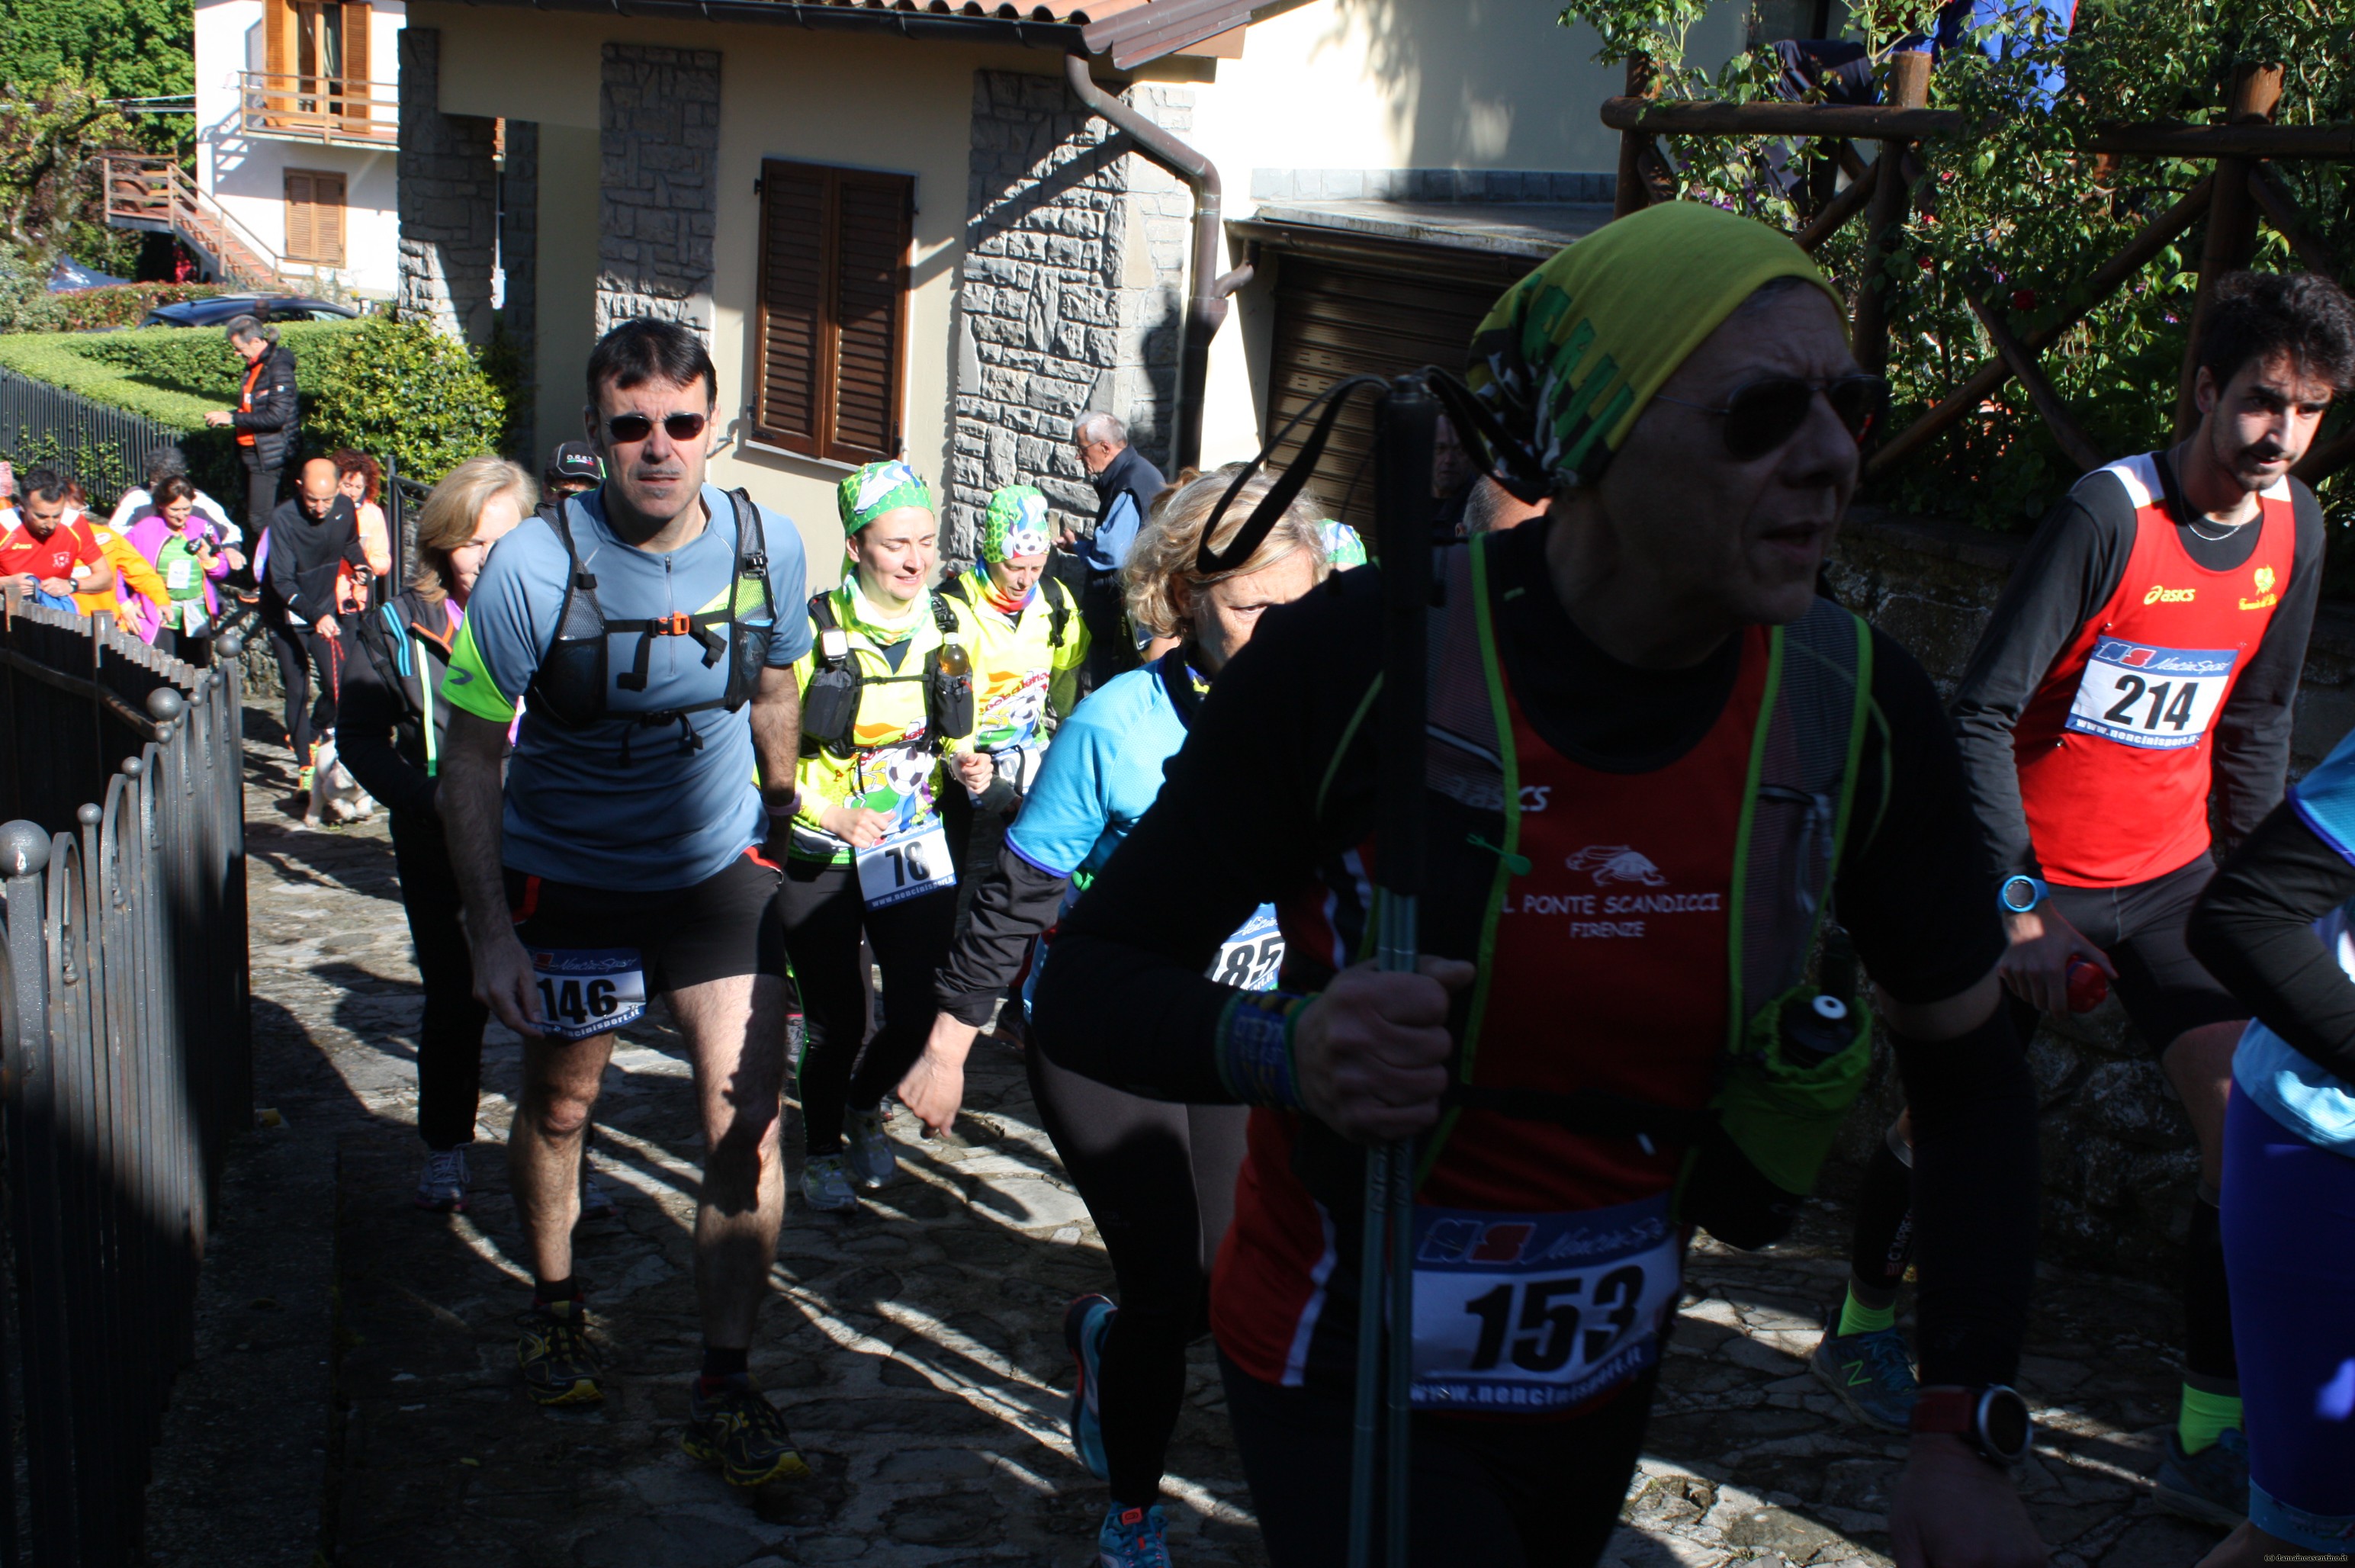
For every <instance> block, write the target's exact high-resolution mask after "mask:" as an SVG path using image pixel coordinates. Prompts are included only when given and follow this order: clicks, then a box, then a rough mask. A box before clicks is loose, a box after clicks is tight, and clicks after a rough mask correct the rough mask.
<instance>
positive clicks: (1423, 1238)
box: [1414, 1193, 1684, 1412]
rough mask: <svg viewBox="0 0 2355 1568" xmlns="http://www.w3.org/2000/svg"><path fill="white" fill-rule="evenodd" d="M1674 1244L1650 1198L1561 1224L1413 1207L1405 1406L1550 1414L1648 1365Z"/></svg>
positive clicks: (1551, 1219) (1656, 1349)
mask: <svg viewBox="0 0 2355 1568" xmlns="http://www.w3.org/2000/svg"><path fill="white" fill-rule="evenodd" d="M1683 1254H1684V1247H1683V1243H1682V1241H1681V1239H1680V1238H1679V1237H1678V1233H1677V1228H1676V1226H1675V1225H1673V1224H1671V1223H1670V1222H1669V1220H1668V1195H1667V1194H1666V1193H1663V1194H1661V1195H1660V1196H1658V1197H1657V1198H1650V1199H1645V1200H1639V1201H1637V1202H1634V1203H1623V1204H1620V1205H1618V1206H1617V1207H1615V1208H1611V1209H1594V1210H1588V1211H1582V1212H1578V1213H1568V1214H1499V1213H1493V1212H1489V1211H1483V1210H1469V1209H1438V1208H1429V1209H1424V1208H1418V1209H1417V1210H1416V1211H1415V1215H1414V1403H1415V1405H1416V1407H1417V1408H1418V1409H1423V1410H1494V1411H1503V1410H1513V1411H1531V1412H1536V1411H1549V1410H1551V1411H1561V1410H1568V1409H1570V1408H1571V1407H1572V1406H1573V1405H1580V1404H1583V1403H1586V1402H1587V1401H1589V1400H1591V1399H1593V1398H1595V1397H1596V1396H1597V1395H1599V1394H1602V1393H1604V1392H1608V1391H1609V1390H1611V1389H1614V1388H1616V1387H1617V1386H1619V1385H1620V1384H1621V1383H1624V1382H1626V1381H1629V1380H1630V1379H1632V1378H1634V1377H1636V1375H1637V1374H1638V1373H1640V1372H1641V1371H1643V1370H1644V1369H1645V1368H1646V1367H1648V1366H1650V1365H1651V1364H1652V1363H1653V1362H1654V1361H1656V1360H1658V1359H1659V1353H1660V1339H1659V1327H1660V1323H1661V1321H1662V1318H1663V1317H1664V1315H1665V1314H1667V1313H1668V1312H1669V1311H1671V1310H1673V1309H1674V1308H1675V1307H1676V1302H1677V1296H1678V1294H1679V1292H1680V1291H1681V1289H1682V1286H1683V1261H1684V1256H1683Z"/></svg>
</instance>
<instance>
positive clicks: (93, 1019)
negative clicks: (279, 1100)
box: [0, 599, 252, 1568]
mask: <svg viewBox="0 0 2355 1568" xmlns="http://www.w3.org/2000/svg"><path fill="white" fill-rule="evenodd" d="M241 642H242V638H241V637H240V635H239V634H237V633H236V632H233V631H232V632H229V633H227V634H224V635H222V636H221V637H220V638H218V641H217V644H216V649H217V652H218V657H217V658H216V659H215V660H214V661H213V663H212V664H211V665H210V666H209V667H205V668H201V669H200V668H197V667H194V666H191V665H187V664H184V663H182V662H180V661H179V660H177V659H174V658H170V657H167V656H164V655H161V654H159V653H157V652H156V651H155V649H153V648H150V647H148V646H146V645H144V644H142V643H141V642H139V641H138V640H137V639H136V638H133V637H129V636H125V635H123V634H122V633H120V632H118V631H116V630H115V629H114V628H113V627H112V625H111V624H106V623H105V622H104V621H103V620H97V621H79V620H76V619H75V618H73V617H71V616H69V615H66V614H63V613H59V612H55V611H50V610H44V609H38V608H34V607H30V606H28V605H27V604H26V603H24V602H23V601H22V600H21V599H12V601H11V602H9V603H0V732H5V734H7V735H8V736H9V737H10V741H11V744H10V746H9V748H8V759H9V761H8V763H7V765H6V766H5V767H0V787H5V792H6V793H5V800H0V808H5V809H0V816H8V817H11V818H15V820H10V821H7V822H5V824H0V888H5V896H0V1174H5V1186H6V1203H5V1208H0V1243H5V1245H0V1262H5V1282H6V1285H7V1286H8V1287H9V1288H8V1289H7V1291H6V1292H5V1305H6V1307H7V1310H5V1311H0V1564H6V1565H7V1568H16V1565H18V1564H22V1565H23V1568H116V1565H118V1564H122V1565H128V1564H131V1563H138V1562H143V1561H144V1555H143V1554H142V1551H141V1546H140V1532H141V1516H142V1503H143V1499H144V1491H145V1488H146V1484H147V1480H148V1473H149V1456H150V1453H151V1451H152V1449H153V1447H154V1445H155V1441H156V1438H157V1435H158V1433H159V1431H160V1424H161V1420H162V1414H163V1410H164V1405H165V1399H166V1397H167V1395H168V1393H169V1392H170V1389H171V1385H172V1381H173V1380H174V1378H175V1376H176V1374H177V1372H178V1371H180V1369H181V1368H182V1367H184V1366H185V1365H186V1363H187V1361H188V1360H189V1359H190V1357H191V1355H192V1353H193V1348H194V1326H195V1317H194V1307H195V1300H196V1285H197V1267H198V1264H200V1263H201V1261H202V1259H203V1257H204V1253H205V1245H206V1240H207V1236H208V1232H209V1230H210V1225H211V1218H212V1204H213V1200H214V1198H215V1196H216V1194H217V1192H218V1181H219V1176H220V1169H221V1162H222V1158H223V1154H224V1150H225V1146H226V1144H227V1141H228V1139H229V1136H230V1134H231V1133H232V1132H233V1131H235V1130H236V1129H237V1128H239V1127H240V1126H243V1125H246V1124H247V1123H248V1122H249V1121H250V1104H251V1099H252V1083H251V1063H250V1040H251V1037H250V1028H249V1021H248V997H249V990H250V974H249V970H248V967H247V953H246V891H245V851H244V813H243V796H242V790H241V784H240V779H241V770H240V744H239V741H240V734H239V720H240V703H239V695H240V694H239V680H238V658H237V655H238V653H239V651H240V645H241ZM19 1442H21V1444H22V1445H23V1451H22V1453H21V1454H19V1453H16V1452H12V1451H10V1450H13V1449H14V1448H15V1447H16V1445H17V1444H18V1443H19Z"/></svg>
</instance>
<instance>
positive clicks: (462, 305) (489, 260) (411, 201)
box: [396, 27, 499, 347]
mask: <svg viewBox="0 0 2355 1568" xmlns="http://www.w3.org/2000/svg"><path fill="white" fill-rule="evenodd" d="M441 94H442V33H441V29H439V28H438V27H403V28H402V29H401V30H400V151H399V153H398V155H397V167H398V170H399V175H400V286H399V290H398V293H397V295H396V298H397V300H398V304H399V308H400V312H401V314H402V315H421V316H423V317H424V318H425V319H427V320H429V321H431V322H432V324H433V325H434V326H435V327H436V328H437V329H438V330H440V331H442V332H444V333H447V334H449V335H450V336H453V337H464V339H465V340H466V341H467V342H468V343H470V344H473V345H474V346H475V347H482V346H483V345H485V344H486V343H488V342H490V340H491V328H492V325H493V318H492V313H491V272H492V268H493V267H494V266H495V265H496V254H497V233H496V229H497V215H498V205H499V201H498V172H497V168H496V164H495V162H494V159H493V156H492V154H493V147H492V139H493V138H492V133H493V126H494V123H493V122H491V121H489V120H486V119H485V118H483V117H481V116H480V115H474V114H444V113H442V110H441Z"/></svg>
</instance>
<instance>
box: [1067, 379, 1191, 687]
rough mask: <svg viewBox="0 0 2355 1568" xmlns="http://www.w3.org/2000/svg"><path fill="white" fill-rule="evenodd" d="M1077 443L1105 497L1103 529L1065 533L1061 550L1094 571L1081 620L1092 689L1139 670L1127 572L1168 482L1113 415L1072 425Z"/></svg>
mask: <svg viewBox="0 0 2355 1568" xmlns="http://www.w3.org/2000/svg"><path fill="white" fill-rule="evenodd" d="M1071 443H1072V444H1073V445H1075V446H1077V447H1078V448H1079V449H1080V464H1081V465H1082V467H1084V468H1085V469H1086V470H1087V471H1088V479H1089V482H1090V483H1091V484H1092V485H1095V487H1096V495H1097V496H1099V497H1100V502H1099V505H1098V506H1097V507H1096V526H1095V531H1094V532H1093V533H1092V534H1088V535H1080V534H1075V533H1071V532H1066V533H1064V534H1063V535H1061V536H1060V538H1058V539H1056V540H1055V548H1056V549H1061V550H1067V551H1069V552H1070V553H1071V554H1072V555H1074V556H1076V557H1078V558H1079V561H1080V564H1081V565H1082V567H1084V568H1085V569H1086V570H1087V582H1086V584H1085V586H1084V587H1083V588H1082V590H1081V592H1080V618H1081V619H1082V621H1084V622H1086V623H1087V628H1088V636H1089V638H1090V639H1091V642H1090V646H1089V650H1088V684H1089V686H1090V687H1091V688H1093V687H1098V686H1102V685H1103V683H1104V682H1105V681H1108V680H1110V679H1111V678H1112V677H1114V676H1116V675H1118V674H1120V673H1121V672H1122V671H1123V670H1127V669H1134V668H1135V667H1136V639H1135V636H1134V635H1131V634H1130V632H1129V629H1128V616H1127V611H1126V609H1125V607H1124V604H1123V603H1122V600H1121V592H1120V569H1121V568H1122V567H1124V566H1125V565H1127V564H1128V551H1129V547H1130V546H1132V545H1134V544H1135V542H1136V530H1137V529H1138V528H1141V527H1143V526H1144V523H1145V514H1146V511H1147V510H1148V509H1149V508H1150V507H1152V505H1153V497H1154V496H1158V495H1159V494H1161V491H1162V489H1163V488H1164V487H1165V485H1167V480H1165V479H1163V478H1162V477H1161V470H1159V469H1158V468H1156V467H1154V466H1153V464H1150V463H1148V462H1146V458H1145V454H1144V453H1141V452H1139V451H1137V450H1136V449H1135V447H1132V446H1131V445H1129V444H1128V427H1127V426H1126V425H1124V424H1123V423H1121V422H1120V421H1118V420H1116V419H1114V417H1113V416H1112V415H1110V414H1102V413H1098V414H1083V415H1082V416H1081V417H1080V419H1079V421H1078V422H1076V423H1074V424H1073V425H1072V426H1071Z"/></svg>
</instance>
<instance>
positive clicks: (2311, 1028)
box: [2188, 802, 2355, 1083]
mask: <svg viewBox="0 0 2355 1568" xmlns="http://www.w3.org/2000/svg"><path fill="white" fill-rule="evenodd" d="M2350 898H2355V866H2350V864H2349V863H2348V861H2347V859H2346V857H2345V856H2343V855H2341V854H2339V851H2338V850H2336V849H2334V848H2331V847H2330V846H2329V845H2328V844H2326V843H2324V842H2323V841H2322V839H2321V838H2320V837H2318V835H2317V834H2316V833H2315V831H2314V829H2313V828H2311V827H2307V825H2306V823H2305V821H2304V820H2303V819H2302V818H2300V817H2299V816H2298V815H2297V812H2296V808H2295V807H2293V806H2291V805H2289V804H2288V803H2287V802H2284V803H2283V804H2282V805H2278V806H2276V807H2275V809H2274V812H2273V815H2271V816H2267V817H2266V818H2265V819H2264V822H2262V823H2261V824H2259V825H2258V827H2257V829H2256V831H2255V832H2254V833H2252V834H2250V835H2249V837H2247V839H2245V840H2244V841H2243V843H2242V845H2241V848H2239V849H2238V850H2237V851H2236V852H2234V854H2233V856H2232V859H2229V860H2227V861H2225V862H2224V868H2223V869H2222V870H2220V871H2218V872H2217V873H2216V875H2215V877H2214V878H2213V879H2212V880H2211V881H2210V882H2209V884H2208V891H2206V892H2205V893H2203V894H2201V895H2200V905H2199V907H2198V908H2197V909H2195V910H2193V911H2192V912H2191V925H2190V931H2189V933H2188V935H2189V939H2190V944H2191V952H2192V955H2193V956H2195V957H2197V958H2198V959H2199V960H2200V963H2202V964H2205V965H2207V966H2208V972H2209V973H2210V974H2211V975H2213V976H2216V978H2218V979H2219V980H2222V982H2223V983H2224V984H2225V986H2226V987H2229V988H2230V989H2231V990H2232V994H2233V995H2234V996H2236V997H2240V998H2241V1000H2243V1002H2246V1003H2247V1004H2248V1005H2249V1007H2250V1008H2251V1009H2252V1010H2254V1012H2255V1014H2256V1016H2257V1017H2258V1018H2260V1019H2264V1024H2265V1027H2266V1028H2267V1029H2271V1030H2273V1031H2274V1032H2275V1034H2277V1035H2279V1036H2281V1037H2282V1039H2284V1040H2287V1041H2289V1043H2290V1044H2291V1045H2292V1046H2293V1047H2295V1048H2296V1050H2297V1051H2299V1052H2300V1053H2301V1054H2303V1055H2304V1056H2306V1057H2307V1059H2308V1060H2309V1061H2313V1062H2314V1063H2316V1064H2317V1065H2318V1066H2320V1067H2323V1068H2326V1069H2328V1071H2330V1072H2335V1073H2337V1074H2338V1075H2339V1077H2341V1078H2344V1079H2346V1080H2347V1081H2348V1082H2349V1083H2355V980H2350V979H2349V977H2348V976H2347V972H2346V971H2345V970H2343V969H2341V968H2340V967H2339V963H2338V960H2337V959H2336V958H2335V957H2334V956H2333V955H2332V954H2331V952H2330V949H2329V948H2328V947H2326V946H2325V945H2323V941H2322V938H2321V936H2320V935H2318V933H2316V931H2315V929H2314V923H2315V921H2316V920H2318V918H2320V917H2321V916H2322V915H2323V914H2325V913H2326V912H2328V911H2330V910H2332V909H2334V908H2336V907H2338V906H2339V904H2342V903H2344V902H2346V901H2348V900H2349V899H2350Z"/></svg>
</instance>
